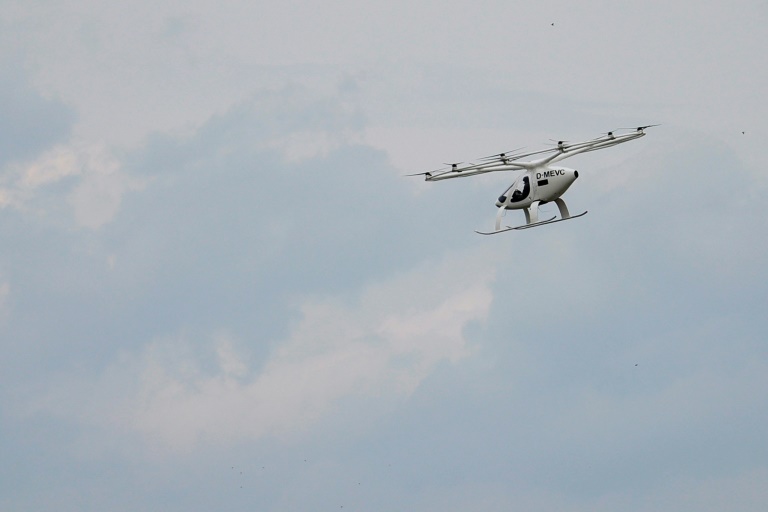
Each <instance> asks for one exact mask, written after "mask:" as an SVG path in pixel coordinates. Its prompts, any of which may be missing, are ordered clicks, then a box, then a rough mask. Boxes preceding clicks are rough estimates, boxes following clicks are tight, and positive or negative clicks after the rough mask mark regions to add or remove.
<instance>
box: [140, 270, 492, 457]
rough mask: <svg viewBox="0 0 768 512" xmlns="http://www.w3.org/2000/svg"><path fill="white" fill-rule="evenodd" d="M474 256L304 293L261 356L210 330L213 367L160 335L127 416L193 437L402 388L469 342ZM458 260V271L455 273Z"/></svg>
mask: <svg viewBox="0 0 768 512" xmlns="http://www.w3.org/2000/svg"><path fill="white" fill-rule="evenodd" d="M470 259H474V262H471V263H470V265H469V267H470V268H466V266H467V265H466V264H467V261H466V260H460V259H452V260H450V261H446V262H443V263H440V264H437V265H436V266H434V267H432V268H420V269H418V270H416V271H413V272H410V273H408V274H406V275H402V276H399V277H396V278H394V279H392V280H390V281H388V282H384V283H380V284H374V285H370V286H367V287H366V288H365V289H364V290H363V291H362V293H361V294H360V296H359V297H358V298H357V299H356V300H355V301H353V302H352V303H350V304H345V303H344V302H343V301H340V300H338V299H337V298H319V299H312V300H306V301H304V302H303V303H302V304H301V318H300V320H299V321H298V323H297V324H296V325H295V326H294V327H293V328H292V330H291V333H290V335H289V336H288V338H287V339H285V340H283V341H281V342H279V343H277V344H276V346H275V349H274V351H273V352H272V353H271V354H270V356H269V357H268V359H267V360H266V362H265V363H264V364H263V366H262V367H261V368H254V367H253V365H252V364H249V363H248V357H247V355H246V354H247V350H245V349H244V344H243V343H233V341H232V340H231V339H230V338H228V337H226V336H221V335H219V336H217V337H215V338H214V342H213V343H214V345H215V351H216V354H217V356H218V368H217V369H216V370H215V371H214V372H212V373H210V374H208V373H206V372H204V371H202V370H200V367H201V362H200V361H196V360H195V359H193V358H185V357H183V355H181V354H180V352H182V353H183V352H184V350H183V349H181V350H178V349H173V348H172V347H173V346H174V345H175V344H178V343H181V344H182V345H183V344H184V343H186V342H185V341H183V340H175V341H163V340H159V341H156V342H154V343H153V344H152V345H151V346H149V347H147V348H146V350H145V351H144V353H143V355H142V356H141V363H140V364H139V382H140V386H141V390H140V392H139V393H138V395H137V397H136V399H135V401H134V403H132V404H131V406H130V407H131V413H130V420H129V421H130V426H131V428H134V429H136V430H138V431H139V432H141V433H143V434H144V435H145V436H146V437H147V438H148V439H150V440H152V441H155V442H159V443H160V444H162V445H165V446H168V447H171V448H174V449H189V448H191V447H193V446H194V445H195V444H196V443H197V442H198V441H201V440H207V441H213V442H224V443H232V442H237V441H241V440H249V439H250V440H253V439H259V438H261V437H264V436H277V437H282V436H285V435H289V436H290V435H293V434H295V433H297V432H302V431H304V430H306V429H308V428H310V427H311V425H312V424H313V423H314V422H316V421H317V420H318V419H320V418H322V417H323V416H324V415H325V414H327V413H328V412H329V411H331V410H333V409H334V408H335V407H336V406H337V405H338V402H339V401H341V400H343V399H345V398H347V397H368V398H372V399H376V398H377V397H378V398H381V399H385V400H387V399H392V398H395V399H397V398H406V397H407V396H409V395H410V393H412V392H413V391H414V390H415V389H416V388H417V387H418V386H419V384H420V383H421V382H422V381H423V380H424V379H425V378H426V377H427V376H428V375H429V374H430V373H431V372H432V371H433V370H434V368H435V366H436V365H438V364H439V363H441V362H443V361H447V362H451V363H457V362H458V361H460V360H461V359H462V358H465V357H467V356H468V355H469V354H470V353H471V343H470V341H469V340H467V339H466V337H465V336H464V328H465V327H466V326H467V325H468V324H469V323H471V322H475V321H482V320H484V319H485V318H486V316H487V314H488V310H489V307H490V304H491V301H492V294H491V291H490V288H489V286H490V282H491V280H492V277H493V272H492V271H490V270H488V269H483V268H482V267H481V266H480V265H478V262H479V258H477V257H476V256H475V257H474V258H470ZM459 268H462V269H463V270H462V275H463V277H461V278H459V279H455V277H454V276H456V275H457V272H458V270H459ZM236 346H237V347H239V349H236V348H235V347H236ZM177 348H178V347H177ZM163 354H165V355H163ZM168 356H170V357H168Z"/></svg>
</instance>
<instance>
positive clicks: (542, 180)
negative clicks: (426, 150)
mask: <svg viewBox="0 0 768 512" xmlns="http://www.w3.org/2000/svg"><path fill="white" fill-rule="evenodd" d="M652 126H658V125H655V124H651V125H647V126H639V127H637V128H635V129H622V130H614V131H611V132H608V133H606V134H605V135H603V136H601V137H598V138H596V139H592V140H588V141H585V142H576V143H573V144H571V143H568V142H566V141H562V140H561V141H558V142H557V145H556V146H555V147H553V148H550V149H543V150H540V151H533V152H530V153H517V151H520V150H519V149H516V150H513V151H508V152H506V153H499V154H496V155H492V156H487V157H483V158H481V159H480V163H477V164H468V165H464V166H463V167H460V166H461V165H462V164H460V163H459V164H446V165H450V166H451V167H450V169H439V170H437V171H429V172H421V173H417V174H410V175H409V176H424V177H425V179H426V181H439V180H447V179H451V178H466V177H468V176H477V175H478V174H486V173H489V172H499V171H524V172H523V174H521V175H520V176H518V177H517V179H516V180H515V182H514V183H512V186H511V187H509V188H508V189H507V190H506V191H504V193H503V194H502V195H501V196H500V197H499V199H498V200H497V201H496V207H497V208H498V209H499V210H498V213H497V214H496V229H495V230H494V231H476V233H479V234H481V235H494V234H496V233H503V232H505V231H510V230H517V229H528V228H533V227H538V226H543V225H545V224H553V223H555V222H560V221H564V220H570V219H575V218H577V217H581V216H582V215H586V213H587V212H586V211H585V212H583V213H580V214H578V215H571V214H570V213H569V212H568V206H566V204H565V201H563V199H562V197H561V196H562V195H563V194H564V193H565V191H566V190H568V187H570V186H571V185H572V184H573V182H574V181H576V178H578V177H579V171H577V170H575V169H570V168H568V167H560V166H553V165H552V164H555V163H557V162H561V161H562V160H565V159H566V158H570V157H572V156H575V155H579V154H581V153H588V152H590V151H597V150H598V149H605V148H609V147H611V146H616V145H618V144H622V143H624V142H629V141H630V140H634V139H639V138H640V137H642V136H644V135H645V129H646V128H651V127H652ZM617 132H619V133H617ZM621 132H623V133H621ZM520 149H523V148H520ZM532 156H538V158H537V159H534V160H528V161H523V160H522V159H523V158H528V157H532ZM549 202H554V203H555V204H556V205H557V209H558V210H559V212H560V218H559V219H557V220H555V219H556V218H557V216H553V217H552V218H548V219H544V220H539V206H541V205H543V204H546V203H549ZM507 210H523V212H524V213H525V224H522V225H520V226H515V227H512V226H505V227H502V226H501V218H502V217H503V216H504V214H505V213H506V211H507Z"/></svg>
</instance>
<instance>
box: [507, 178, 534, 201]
mask: <svg viewBox="0 0 768 512" xmlns="http://www.w3.org/2000/svg"><path fill="white" fill-rule="evenodd" d="M509 192H511V193H512V194H511V196H510V198H509V202H510V203H517V202H520V201H522V200H523V199H525V198H526V197H528V194H530V193H531V182H530V180H529V179H528V176H521V177H520V178H518V180H517V181H516V182H515V184H514V185H512V188H510V189H509Z"/></svg>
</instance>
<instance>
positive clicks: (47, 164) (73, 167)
mask: <svg viewBox="0 0 768 512" xmlns="http://www.w3.org/2000/svg"><path fill="white" fill-rule="evenodd" d="M9 177H10V178H9V179H7V185H6V187H4V188H3V189H0V206H12V207H14V208H17V209H20V210H25V209H28V208H29V206H30V204H32V203H33V202H34V201H35V199H37V198H39V197H40V196H41V195H42V194H44V192H45V189H46V187H49V186H51V185H55V184H57V183H60V182H62V181H64V180H66V179H69V178H71V179H75V180H77V184H76V185H74V187H73V188H72V190H71V192H70V194H69V196H68V203H69V206H70V207H71V208H72V211H73V214H74V219H75V222H76V223H77V224H78V225H79V226H82V227H87V228H90V229H96V228H98V227H100V226H102V225H104V224H106V223H108V222H109V221H111V220H112V218H113V217H114V216H115V214H116V213H117V211H118V210H119V208H120V202H121V199H122V196H123V194H124V193H125V192H127V191H130V190H139V189H141V188H143V186H144V185H145V181H146V180H143V179H139V178H135V177H130V176H128V175H127V174H125V173H123V172H121V170H120V163H119V161H118V160H117V159H116V158H115V157H114V156H113V155H112V154H111V153H110V152H109V151H108V150H107V149H106V148H104V147H101V146H94V145H83V144H76V143H73V144H66V145H65V144H61V145H57V146H55V147H54V148H52V149H50V150H48V151H46V152H44V153H43V154H41V155H40V156H39V157H38V158H37V159H35V160H33V161H31V162H26V163H20V164H16V165H15V166H14V167H13V168H12V169H11V172H10V174H9ZM59 197H60V196H59V194H54V202H57V201H58V198H59ZM43 209H45V208H43Z"/></svg>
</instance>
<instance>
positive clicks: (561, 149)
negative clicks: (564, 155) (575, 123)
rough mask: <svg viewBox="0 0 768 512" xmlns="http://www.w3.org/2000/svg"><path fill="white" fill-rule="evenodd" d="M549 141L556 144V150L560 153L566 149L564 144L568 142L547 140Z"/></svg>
mask: <svg viewBox="0 0 768 512" xmlns="http://www.w3.org/2000/svg"><path fill="white" fill-rule="evenodd" d="M549 140H551V141H552V142H557V149H559V150H560V151H564V150H566V149H568V145H567V144H566V142H568V141H567V140H555V139H549Z"/></svg>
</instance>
